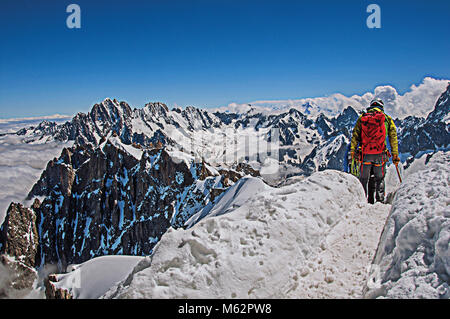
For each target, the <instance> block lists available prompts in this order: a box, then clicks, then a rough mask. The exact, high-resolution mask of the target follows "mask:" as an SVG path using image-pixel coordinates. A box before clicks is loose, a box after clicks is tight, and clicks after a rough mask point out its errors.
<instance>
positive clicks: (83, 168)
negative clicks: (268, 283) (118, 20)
mask: <svg viewBox="0 0 450 319" xmlns="http://www.w3.org/2000/svg"><path fill="white" fill-rule="evenodd" d="M449 96H450V85H448V86H447V89H446V91H445V92H444V93H442V94H441V96H440V97H439V99H438V100H437V102H436V104H435V106H434V109H433V111H432V112H431V113H429V115H428V116H427V117H426V118H421V117H407V118H404V119H397V120H396V124H397V126H398V136H399V145H400V151H401V157H402V160H403V162H406V163H407V165H414V163H413V162H414V159H416V158H418V157H420V156H421V155H423V154H424V153H430V154H433V153H435V152H437V151H440V150H443V151H448V148H449V142H450V132H449V122H448V119H449V114H448V113H449V109H450V101H449V99H448V97H449ZM358 116H359V114H358V112H357V111H356V110H355V109H354V108H353V107H352V106H347V107H346V108H345V109H344V110H343V111H342V112H341V113H339V114H337V115H335V116H327V115H325V114H319V115H318V116H315V115H311V114H304V113H302V112H301V111H299V110H298V109H296V108H291V109H288V110H281V111H280V110H276V111H274V112H260V111H259V110H258V109H252V108H250V109H249V110H248V111H246V112H240V113H230V112H223V111H215V112H211V111H208V110H201V109H198V108H194V107H188V108H186V109H184V110H182V109H179V108H174V109H172V110H169V109H168V107H167V106H166V105H165V104H163V103H159V102H157V103H148V104H146V105H145V106H144V107H143V108H141V109H132V108H131V107H130V106H129V105H128V104H127V103H126V102H119V101H117V100H111V99H105V100H104V101H103V102H101V103H99V104H95V105H94V106H93V107H92V109H91V110H90V112H88V113H87V114H84V113H78V114H77V115H76V116H75V117H73V118H72V119H71V120H70V121H67V122H65V123H61V124H58V123H54V122H49V121H44V122H41V123H40V124H39V125H37V126H35V127H29V128H24V129H21V130H19V131H18V132H16V133H15V134H11V133H7V134H4V135H3V136H2V138H8V137H11V136H12V135H14V137H15V138H20V139H21V141H22V142H23V144H24V145H37V146H38V145H47V144H52V143H58V145H60V146H66V147H65V148H64V149H63V150H62V152H61V154H60V156H59V157H55V158H54V159H53V160H50V161H49V162H48V164H47V166H46V168H45V170H44V171H43V172H42V174H41V176H40V178H39V180H38V181H37V182H36V183H35V184H34V186H33V187H32V188H31V190H30V191H29V193H28V197H27V201H24V202H22V203H21V204H20V203H12V204H11V205H10V206H9V209H8V211H7V214H6V216H5V220H4V222H3V224H2V226H1V229H0V253H1V254H3V256H4V257H3V259H2V260H3V263H4V265H6V267H9V268H14V267H16V268H17V267H22V268H23V269H26V271H25V270H24V271H22V275H21V276H19V277H18V278H19V279H15V280H16V281H15V282H16V284H17V282H18V281H20V282H22V283H24V285H25V283H29V281H30V278H32V277H33V276H34V275H33V273H34V271H35V270H36V269H45V267H46V266H47V265H50V264H52V265H57V271H59V272H61V271H65V270H66V269H68V268H67V267H68V266H69V265H70V264H80V263H85V262H88V261H89V260H91V259H92V258H96V257H101V256H105V255H134V256H147V255H152V256H156V255H155V254H154V248H155V245H159V244H158V243H159V242H160V240H161V238H162V237H164V236H165V235H164V234H169V235H168V236H172V235H170V234H171V233H178V232H175V231H174V229H180V230H179V232H180V234H181V232H183V231H184V230H182V229H184V228H189V227H194V226H195V227H197V226H196V225H197V224H208V223H212V222H211V220H214V219H213V218H212V216H222V215H225V216H233V218H236V222H235V224H236V225H234V224H233V225H234V226H230V227H231V228H232V229H234V230H235V232H236V234H239V231H238V230H237V229H238V228H239V227H238V224H239V223H240V222H242V221H244V220H245V219H249V220H250V221H253V220H257V221H258V220H260V219H262V220H263V221H262V222H263V223H266V224H270V223H273V222H274V221H273V219H274V218H272V219H271V216H272V215H274V214H275V215H276V216H278V217H280V218H281V219H286V223H288V221H290V220H291V219H292V218H294V219H295V218H297V217H298V218H299V219H298V223H297V224H298V225H297V226H298V227H300V228H302V227H303V228H304V227H305V225H308V226H311V227H312V228H304V231H305V232H306V233H303V232H302V235H301V236H300V237H298V236H297V235H295V231H298V229H297V230H293V229H291V228H289V227H290V226H286V227H288V230H286V232H284V234H291V233H292V234H291V235H292V236H293V237H292V238H291V239H292V240H294V242H297V243H301V245H300V246H301V247H302V248H301V249H300V250H298V249H297V248H295V249H294V248H292V249H294V250H295V251H296V254H297V255H298V257H296V258H294V259H293V260H296V259H298V258H300V259H299V260H297V262H298V263H300V264H302V263H303V264H304V263H305V262H306V260H308V258H309V257H308V256H312V255H311V250H314V249H316V248H317V244H318V240H317V238H319V237H320V236H325V234H326V233H327V232H329V231H331V230H332V229H333V226H335V225H336V223H338V220H339V218H340V217H342V216H345V211H346V209H347V210H348V209H349V208H348V207H347V206H346V205H356V202H361V201H362V200H363V199H362V198H360V197H361V196H360V195H361V194H359V193H361V191H362V189H360V185H359V184H358V181H357V180H356V179H354V178H353V177H352V176H349V175H347V174H345V173H338V172H336V171H343V170H344V169H345V166H346V153H347V150H348V144H349V140H350V137H351V132H352V129H353V125H354V123H355V122H356V119H357V118H358ZM72 144H73V146H72ZM411 163H412V164H411ZM318 171H325V172H323V173H321V174H320V173H317V172H318ZM330 171H333V172H334V173H330ZM249 176H253V177H252V178H250V177H249ZM290 177H291V178H290ZM304 178H307V179H305V180H304V181H302V179H304ZM326 178H328V179H330V181H328V182H325V181H324V179H326ZM329 183H331V184H329ZM269 185H270V186H269ZM345 185H347V186H348V185H351V186H348V187H344V186H345ZM274 186H277V187H274ZM346 190H347V191H346ZM346 192H348V194H347V195H348V196H347V197H353V198H354V199H353V200H351V199H350V198H347V197H346V195H345V194H346ZM358 194H359V195H358ZM258 195H259V197H258ZM329 196H331V197H330V198H329ZM251 198H253V199H254V200H253V201H250V202H249V200H250V199H251ZM322 200H324V202H323V203H322V204H320V203H321V201H322ZM341 200H345V201H346V202H342V205H341V206H339V205H338V207H334V206H333V205H335V204H336V205H337V203H341ZM284 201H287V202H286V203H284ZM355 201H356V202H355ZM249 203H251V205H250V204H249ZM260 203H264V205H263V204H260ZM288 203H291V204H292V205H294V204H298V203H300V206H298V207H297V206H295V205H294V206H292V205H291V204H289V205H288ZM330 203H335V204H330ZM249 205H250V206H249ZM261 205H262V206H261ZM286 205H287V206H286ZM317 205H318V206H317ZM330 205H331V206H330ZM332 206H333V207H332ZM344 206H345V207H347V208H345V207H344ZM239 207H247V208H245V209H243V211H245V212H246V213H245V214H247V215H245V216H244V217H243V216H241V215H240V213H234V212H235V211H240V210H239ZM271 207H272V208H271ZM352 209H353V208H352ZM292 211H297V212H298V211H299V212H301V213H300V216H296V215H295V216H296V217H293V216H292V215H291V213H292ZM230 212H233V213H232V214H228V213H230ZM252 212H253V213H254V214H255V216H256V217H255V216H254V218H253V217H251V216H250V215H252V214H253V213H252ZM242 214H243V213H242ZM248 214H250V215H248ZM261 214H262V215H261ZM336 214H338V215H339V214H340V215H339V216H340V217H339V216H337V215H336ZM20 216H29V218H25V219H23V218H21V217H20ZM249 216H250V217H249ZM227 218H228V217H223V218H222V217H221V220H225V221H227ZM267 218H269V220H267ZM269 222H270V223H269ZM294 224H295V223H294ZM278 226H279V227H278ZM278 226H274V227H275V228H273V229H272V228H270V229H265V228H264V234H265V235H264V234H262V235H261V234H259V233H258V231H259V230H256V232H257V233H255V234H254V239H255V242H252V243H253V244H252V248H251V249H250V248H249V249H248V250H245V249H244V248H245V247H246V244H245V242H247V243H248V241H249V236H250V238H252V237H251V236H252V235H249V234H247V233H246V231H247V230H245V231H244V232H243V233H242V234H241V235H242V236H241V238H242V241H241V242H240V245H242V247H243V248H242V247H241V248H239V249H241V250H242V251H241V250H240V254H243V255H244V254H246V255H249V256H254V254H255V251H256V250H255V249H256V248H255V247H258V246H257V245H256V244H258V245H261V244H262V245H265V244H267V245H269V244H270V242H271V240H268V238H267V241H266V240H265V239H264V238H265V237H264V236H269V237H270V238H271V239H272V240H273V239H274V238H277V236H279V234H278V235H277V231H278V230H279V229H280V228H281V225H278ZM205 227H206V229H207V233H208V234H206V233H205V236H207V237H205V238H209V239H211V238H212V237H211V236H213V235H214V234H215V231H214V229H215V228H216V227H215V226H214V227H212V228H211V227H210V228H208V226H205ZM270 227H272V226H270ZM277 227H278V228H277ZM283 227H284V226H283ZM294 227H295V226H294ZM298 227H297V228H298ZM380 227H381V226H380ZM197 228H198V227H197ZM231 228H230V229H231ZM208 229H210V230H211V231H209V230H208ZM19 230H20V234H21V236H20V238H18V236H17V232H18V231H19ZM313 230H314V231H313ZM167 231H169V233H167ZM380 231H381V230H380ZM183 234H184V233H183ZM180 236H185V235H180ZM192 236H194V237H195V235H192ZM208 236H209V237H208ZM214 236H215V235H214ZM218 236H219V237H220V238H221V239H224V238H226V236H230V235H229V234H228V235H227V234H223V235H221V234H220V233H219V235H218ZM224 236H225V237H224ZM261 236H262V237H261ZM289 236H290V235H289ZM304 236H306V237H304ZM210 237H211V238H210ZM281 237H283V236H281ZM281 237H280V245H282V247H284V245H285V244H284V243H283V244H282V243H281V242H282V241H283V240H282V238H281ZM375 237H376V236H375ZM289 238H290V237H289ZM209 239H208V240H209ZM205 240H206V239H205ZM211 240H213V238H212V239H211ZM230 240H231V239H230ZM284 240H285V239H284ZM231 243H234V241H231ZM222 244H223V243H222ZM222 244H221V245H222ZM161 245H163V244H161ZM177 245H179V246H180V247H178V246H177V247H178V248H180V249H179V250H177V249H172V250H174V251H173V252H170V253H169V252H165V253H164V254H166V253H167V254H178V253H180V252H181V251H184V250H183V247H184V245H181V244H180V243H178V244H177ZM193 245H194V246H195V247H194V246H191V245H187V246H186V247H188V248H189V247H190V248H189V249H190V250H189V249H188V250H187V252H189V251H190V252H191V254H192V255H193V256H194V257H195V258H197V257H198V258H200V259H196V260H194V261H195V263H200V264H202V262H201V261H202V260H203V261H204V262H205V263H206V264H209V261H208V260H209V257H208V256H209V255H211V254H212V256H213V257H214V258H216V257H217V256H218V253H217V252H215V251H216V250H215V249H212V250H210V249H209V248H205V247H207V245H206V244H205V243H202V244H201V245H197V244H195V243H194V244H193ZM205 245H206V246H205ZM223 245H225V244H223ZM233 245H234V244H233ZM233 245H232V247H234V246H233ZM236 245H237V244H236ZM225 246H226V245H225ZM225 246H224V247H222V248H223V249H224V251H227V249H228V248H226V247H225ZM269 246H270V247H272V249H273V250H275V246H276V244H274V243H272V244H270V245H269ZM21 247H29V249H26V250H24V249H22V248H21ZM308 247H309V248H308ZM222 248H221V249H222ZM234 248H236V247H234ZM186 249H187V248H186ZM285 249H287V250H289V249H290V248H289V247H284V248H283V249H282V250H283V251H284V250H285ZM368 249H369V248H368ZM370 249H372V248H370ZM374 249H375V248H374V247H373V250H374ZM163 250H164V249H163ZM273 250H272V251H271V252H273ZM210 251H214V252H210ZM219 251H220V249H219ZM229 253H230V254H232V253H234V252H232V250H230V252H229ZM205 254H206V256H207V257H204V256H203V255H205ZM269 255H270V254H269ZM196 256H197V257H196ZM285 257H286V258H290V257H289V256H288V255H286V256H285ZM174 258H176V257H174ZM178 258H179V257H178ZM189 258H190V257H189ZM205 258H206V259H205ZM267 258H268V259H271V258H272V257H270V256H269V257H267ZM273 258H275V257H273ZM146 260H147V259H146ZM199 260H200V262H199ZM134 261H135V259H133V263H134ZM147 261H148V260H147ZM259 262H261V261H259ZM266 262H268V261H267V260H265V261H262V263H263V264H265V263H266ZM221 263H223V261H222V262H221ZM169 264H170V263H169ZM263 264H261V266H262V265H263ZM18 265H19V266H18ZM265 265H266V266H264V267H268V268H267V271H268V272H272V271H273V270H271V269H272V268H270V267H271V266H270V265H271V263H270V262H269V265H267V264H265ZM139 267H142V265H141V266H139ZM217 267H219V268H220V267H221V266H217ZM236 267H237V266H236ZM264 267H263V268H264ZM152 269H153V268H152ZM150 271H153V270H150ZM305 271H306V270H305ZM153 275H155V274H153V273H152V276H153ZM284 275H288V274H287V273H283V276H284ZM298 275H299V274H298V272H296V271H293V272H292V276H296V277H297V278H299V277H298ZM119 279H120V280H122V279H123V278H119ZM203 279H205V280H206V282H209V281H208V279H207V278H203ZM210 279H211V278H210ZM17 280H18V281H17ZM130 280H131V279H130ZM162 280H166V279H162ZM249 280H250V279H249ZM252 280H253V279H252ZM252 280H250V281H251V282H253V281H252ZM255 280H256V279H255ZM291 284H292V285H293V286H292V287H294V286H296V283H295V282H290V281H289V283H286V285H291ZM255 285H256V284H255ZM314 285H315V284H313V286H314ZM47 286H48V287H56V286H55V285H53V284H51V283H49V282H47ZM263 286H264V285H263ZM246 287H247V286H246ZM257 287H258V285H256V286H255V287H253V286H252V287H250V286H248V287H247V288H248V289H249V291H254V292H255V293H254V294H253V295H252V294H251V293H249V294H248V296H250V295H252V296H257V297H260V296H265V297H270V296H275V295H277V296H281V295H282V293H283V290H279V291H276V292H273V291H272V293H273V295H270V294H269V293H268V292H264V289H265V288H263V289H262V290H258V289H257ZM292 287H291V288H292ZM316 288H317V287H316ZM293 289H294V288H293ZM288 290H289V289H288ZM294 290H295V289H294ZM57 291H58V290H55V293H56V292H57ZM257 291H258V292H257ZM289 291H292V290H289ZM133 293H134V292H133ZM146 293H147V292H146ZM114 294H122V292H119V291H117V292H115V293H114ZM219 294H220V290H217V295H219ZM230 294H231V295H230V296H232V294H233V292H231V291H230ZM125 295H127V294H126V293H125ZM163 295H164V294H163ZM181 295H182V293H181V292H180V296H181ZM234 295H235V296H241V297H245V294H244V293H243V292H239V293H237V292H234ZM294 295H295V294H294ZM167 296H168V295H167Z"/></svg>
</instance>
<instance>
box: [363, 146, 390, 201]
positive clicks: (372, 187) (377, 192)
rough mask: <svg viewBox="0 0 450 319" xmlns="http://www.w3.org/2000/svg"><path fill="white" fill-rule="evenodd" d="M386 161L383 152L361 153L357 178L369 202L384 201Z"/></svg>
mask: <svg viewBox="0 0 450 319" xmlns="http://www.w3.org/2000/svg"><path fill="white" fill-rule="evenodd" d="M386 162H387V157H386V154H385V153H380V154H365V155H363V158H362V160H361V172H360V177H359V180H360V181H361V184H362V185H363V188H364V192H365V194H366V198H367V201H368V202H369V203H372V204H373V203H374V202H375V200H376V201H377V202H383V201H384V176H385V173H386Z"/></svg>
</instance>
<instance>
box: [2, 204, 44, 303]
mask: <svg viewBox="0 0 450 319" xmlns="http://www.w3.org/2000/svg"><path fill="white" fill-rule="evenodd" d="M36 205H38V204H37V203H35V205H34V206H36ZM38 240H39V236H38V232H37V227H36V215H35V213H34V211H33V210H32V209H29V208H26V207H24V206H22V205H21V204H15V203H11V205H10V206H9V208H8V211H7V213H6V217H5V221H4V222H3V224H2V226H1V228H0V277H2V279H1V280H0V282H1V285H0V298H11V297H12V298H15V297H20V296H23V295H24V294H26V293H27V292H28V291H29V290H30V289H31V288H32V286H33V283H34V281H35V279H36V278H37V274H36V271H35V270H34V267H35V265H36V256H37V252H38V245H39V242H38Z"/></svg>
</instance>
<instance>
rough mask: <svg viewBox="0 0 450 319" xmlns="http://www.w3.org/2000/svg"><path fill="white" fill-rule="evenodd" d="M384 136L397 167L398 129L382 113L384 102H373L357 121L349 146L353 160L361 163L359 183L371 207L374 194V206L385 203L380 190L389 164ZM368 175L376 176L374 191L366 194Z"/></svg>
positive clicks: (382, 192)
mask: <svg viewBox="0 0 450 319" xmlns="http://www.w3.org/2000/svg"><path fill="white" fill-rule="evenodd" d="M386 135H387V136H388V137H389V144H390V147H391V153H392V161H393V162H394V164H398V163H399V162H400V158H399V157H398V141H397V128H396V127H395V124H394V121H393V120H392V118H391V117H390V116H389V115H387V114H385V113H384V103H383V101H382V100H380V99H375V100H372V102H370V106H369V107H368V108H367V112H364V113H363V114H362V115H361V116H360V117H359V118H358V120H357V121H356V125H355V127H354V129H353V135H352V141H351V145H350V154H351V157H352V159H354V158H355V157H357V159H358V161H359V162H360V163H361V167H360V177H359V180H360V181H361V184H362V185H363V187H364V192H365V194H366V197H368V198H369V202H371V203H373V199H372V200H370V198H371V197H372V198H373V195H372V194H370V192H373V191H375V198H376V200H377V202H383V201H384V184H383V186H382V182H383V180H384V176H385V173H386V163H387V162H388V161H389V150H388V149H387V146H386ZM358 145H359V146H360V148H358ZM359 150H360V151H359ZM371 174H373V175H374V176H375V185H374V186H375V187H374V188H375V189H372V190H371V189H370V187H369V190H368V184H369V178H370V176H371ZM368 192H369V194H368Z"/></svg>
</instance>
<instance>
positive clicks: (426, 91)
mask: <svg viewBox="0 0 450 319" xmlns="http://www.w3.org/2000/svg"><path fill="white" fill-rule="evenodd" d="M448 83H449V80H438V79H434V78H431V77H426V78H424V79H423V81H422V83H420V84H419V85H417V86H416V85H414V84H413V85H412V86H411V87H410V89H409V91H407V92H406V93H405V94H403V95H401V94H399V93H398V92H397V90H396V89H395V88H394V87H392V86H389V85H385V86H378V87H376V88H375V90H374V92H367V93H365V94H363V95H361V96H359V95H353V96H351V97H347V96H345V95H343V94H340V93H335V94H332V95H330V96H327V97H316V98H304V99H289V100H261V101H254V102H250V103H245V104H238V103H231V104H229V105H228V106H226V107H222V108H218V110H221V111H225V110H228V111H230V112H238V113H244V112H247V111H248V110H249V109H250V108H251V107H253V108H255V109H256V110H261V111H265V112H268V111H269V110H272V111H274V112H280V111H281V110H286V109H290V108H296V109H298V110H300V111H301V112H303V113H305V114H310V115H311V116H316V115H318V114H319V113H320V112H322V113H324V114H325V115H328V116H335V115H337V114H339V113H340V112H341V111H342V110H344V109H345V108H346V107H347V106H349V105H351V106H352V107H353V108H355V109H357V110H363V109H365V108H367V106H368V105H369V103H370V101H371V100H372V99H373V98H381V99H382V100H383V101H384V103H385V111H386V113H388V114H390V115H391V116H393V117H394V118H405V117H407V116H409V115H415V116H420V117H426V116H427V115H428V114H429V113H430V112H431V111H432V110H433V109H434V106H435V104H436V101H437V99H438V98H439V96H440V95H441V94H442V93H443V92H444V91H445V89H446V88H447V85H448ZM249 105H251V106H249Z"/></svg>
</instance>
